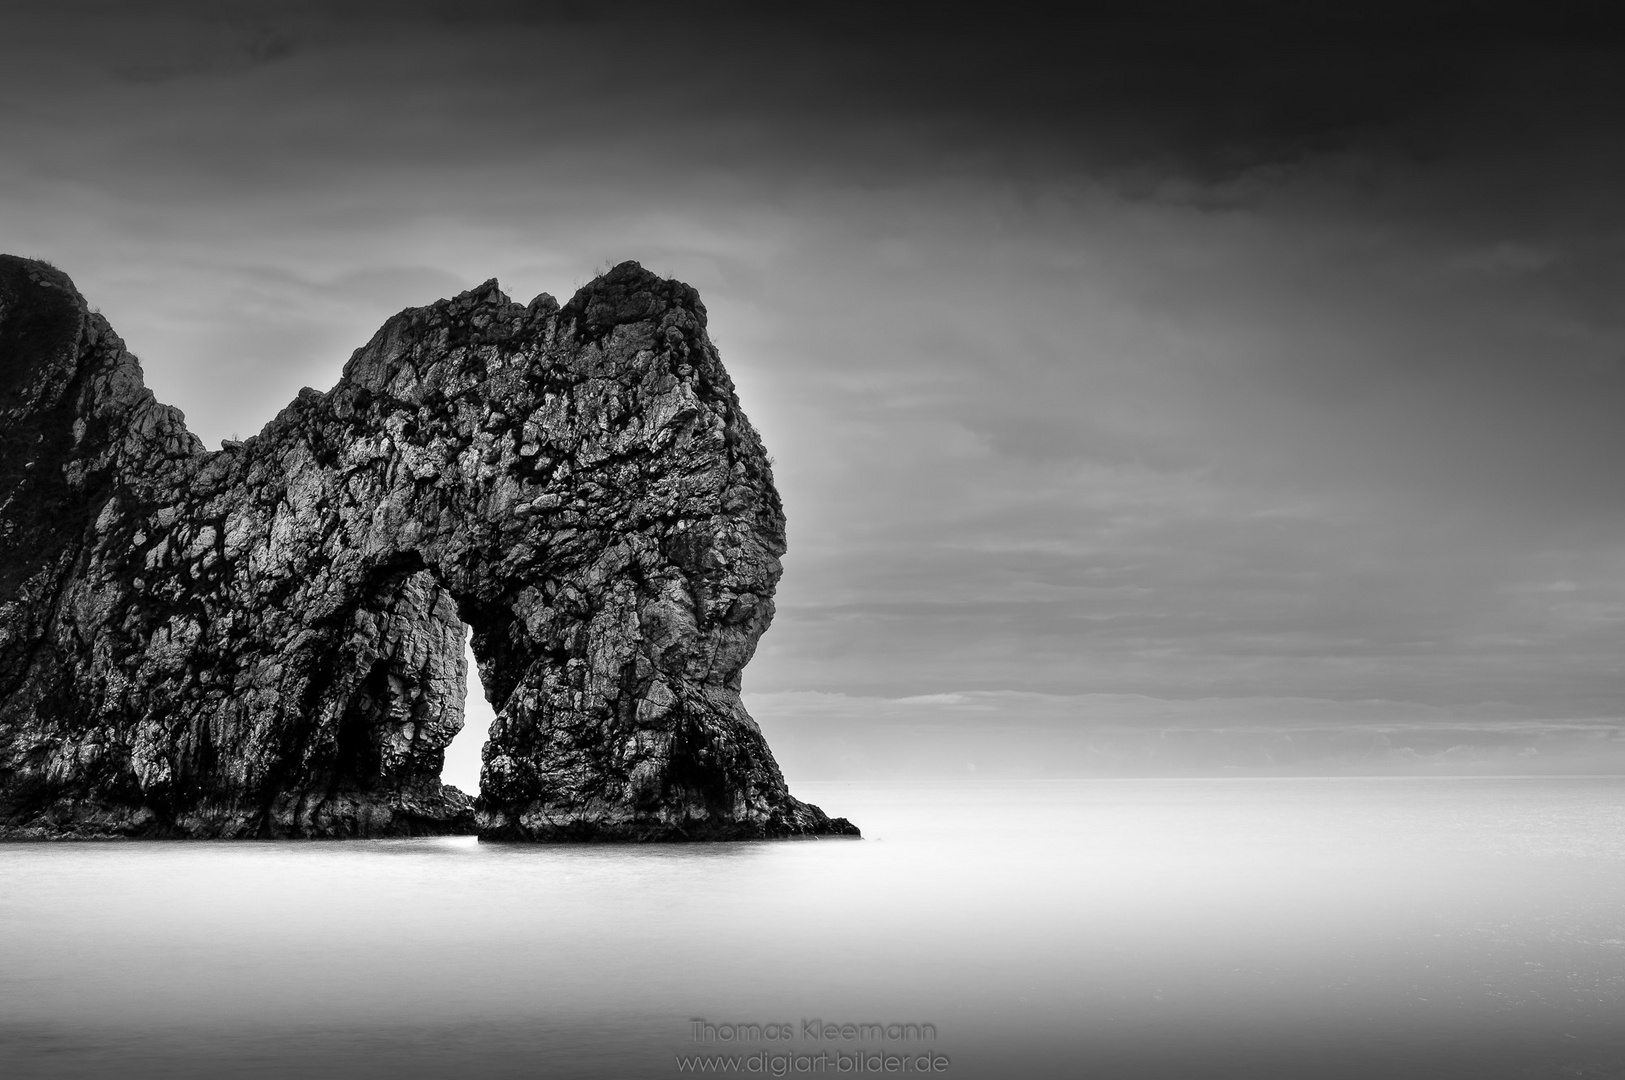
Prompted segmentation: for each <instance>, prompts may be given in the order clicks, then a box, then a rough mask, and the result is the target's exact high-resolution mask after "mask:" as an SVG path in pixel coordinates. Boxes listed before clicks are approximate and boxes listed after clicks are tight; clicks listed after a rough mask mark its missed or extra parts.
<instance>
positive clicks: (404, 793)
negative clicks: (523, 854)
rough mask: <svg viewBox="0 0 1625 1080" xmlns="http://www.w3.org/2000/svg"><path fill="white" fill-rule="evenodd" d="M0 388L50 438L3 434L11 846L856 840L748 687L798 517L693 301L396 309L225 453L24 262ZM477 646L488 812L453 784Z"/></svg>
mask: <svg viewBox="0 0 1625 1080" xmlns="http://www.w3.org/2000/svg"><path fill="white" fill-rule="evenodd" d="M42 307H43V308H47V309H50V310H51V311H52V312H54V313H55V314H57V315H61V316H62V318H60V319H55V320H54V321H53V320H52V319H39V318H31V320H29V321H28V326H31V327H45V328H47V329H46V330H40V331H37V332H35V331H30V335H31V336H28V341H27V342H26V344H27V345H28V348H26V349H23V348H17V347H12V348H11V349H10V352H9V353H7V352H6V351H5V343H6V340H7V339H6V337H5V332H6V331H7V329H8V327H9V328H10V329H12V330H15V329H16V328H17V327H18V326H20V325H22V324H21V323H19V322H18V321H17V318H16V315H17V313H18V312H19V311H37V310H38V309H40V308H42ZM47 330H48V331H49V333H48V334H47V336H50V335H54V336H52V337H51V339H50V340H48V341H41V340H39V339H40V336H41V334H46V333H47ZM13 336H15V335H13ZM0 368H4V370H3V371H0V374H3V375H5V376H6V377H5V378H4V379H0V394H3V395H4V396H3V397H0V426H4V427H6V428H7V430H11V431H24V432H31V431H33V430H35V429H39V430H40V432H41V434H40V437H39V438H38V439H34V440H32V441H26V440H21V439H18V438H13V439H11V440H9V441H8V443H7V444H6V446H5V448H4V449H5V454H6V455H7V456H6V460H5V465H6V471H5V473H4V475H3V478H4V480H5V482H6V483H7V484H8V485H9V490H8V491H4V492H0V496H4V497H5V501H4V506H5V509H4V510H3V511H0V515H3V517H4V520H3V521H0V524H4V525H5V526H6V529H5V531H4V533H3V536H4V540H3V541H0V576H3V582H0V583H3V584H4V585H5V591H4V592H3V593H0V653H3V654H4V655H3V656H0V659H4V660H5V661H6V664H5V667H4V670H5V671H6V672H8V673H10V672H13V671H15V672H19V673H20V675H18V676H16V677H13V676H12V675H10V674H8V675H7V676H6V680H7V681H6V683H5V685H0V832H10V833H12V834H14V835H15V834H34V835H57V834H62V833H67V832H77V833H81V834H87V833H119V834H130V833H147V834H151V833H160V834H170V835H175V834H178V835H214V836H241V835H273V836H275V835H290V834H292V835H357V834H360V835H379V834H400V833H419V832H451V831H462V830H465V829H468V828H471V827H474V826H475V825H476V824H477V827H478V829H479V832H480V834H481V835H482V836H484V837H487V838H492V839H516V840H517V839H588V838H596V839H697V838H733V837H755V836H781V835H795V834H819V833H828V832H837V833H844V832H854V831H855V830H853V829H852V828H851V826H850V825H848V824H847V823H845V822H844V821H842V820H840V819H836V820H834V821H831V820H830V819H829V818H827V817H826V816H825V815H824V814H823V813H822V812H821V811H819V810H818V809H817V808H816V807H812V806H808V805H807V804H804V803H801V802H800V801H798V800H796V799H794V798H793V797H792V796H790V794H789V792H788V790H787V789H786V787H785V784H784V780H783V777H782V775H781V774H780V772H779V769H778V766H777V764H776V763H775V762H774V760H773V756H772V753H771V751H770V750H769V749H768V748H767V744H766V742H765V741H764V740H763V738H762V733H761V730H760V729H759V728H758V727H757V726H756V724H755V722H754V721H753V720H752V719H751V718H750V716H749V714H748V713H746V711H745V709H744V707H743V705H742V704H741V702H740V699H739V685H740V671H741V669H742V668H743V667H744V665H745V663H746V662H748V661H749V659H750V657H751V655H752V653H753V652H754V650H755V646H756V641H757V639H758V638H759V637H760V636H761V634H762V632H763V631H764V630H765V629H766V628H767V625H768V623H769V621H770V620H771V618H772V615H773V604H772V593H773V589H774V586H775V585H776V583H777V580H778V576H779V572H780V570H779V562H778V556H779V555H781V554H782V553H783V550H784V540H783V528H784V519H783V514H782V511H781V510H780V506H779V500H778V495H777V493H776V491H775V490H774V488H773V483H772V476H771V471H770V469H769V466H768V463H767V458H766V454H765V452H764V451H763V449H762V446H761V442H760V439H759V438H758V437H757V435H756V432H755V431H754V430H753V429H752V428H751V426H750V424H749V422H748V421H747V420H746V419H745V417H744V414H743V412H742V411H741V410H740V408H739V403H738V400H737V398H736V396H735V394H734V391H733V386H732V383H731V382H730V381H729V379H728V376H727V373H726V372H725V371H724V370H723V368H722V366H721V361H720V359H719V358H718V357H717V354H716V350H715V348H714V347H713V346H712V344H711V342H710V340H709V338H708V337H707V336H706V332H705V309H704V307H703V306H702V305H701V304H700V302H699V298H698V296H697V295H696V294H695V293H694V291H693V290H692V289H690V288H689V287H688V286H685V285H682V284H680V283H677V282H673V281H666V280H662V279H660V278H657V277H655V276H654V275H652V274H649V273H648V272H646V271H644V270H643V269H642V268H641V267H638V266H637V265H636V264H632V263H628V264H623V265H621V266H619V267H616V268H615V269H614V270H612V271H610V272H609V273H608V274H606V275H604V276H603V277H601V278H599V279H598V280H596V281H594V282H592V283H591V284H589V285H588V286H586V287H585V288H583V289H582V290H581V292H580V293H578V294H577V295H576V297H574V298H573V299H572V300H571V301H570V303H569V304H567V305H565V306H564V307H563V308H560V306H559V305H558V304H557V303H556V302H555V301H554V300H553V299H552V298H551V297H548V296H546V295H543V296H540V297H538V298H537V299H536V300H534V301H532V302H531V304H529V305H528V306H521V305H518V304H515V303H512V302H511V301H510V300H509V299H508V298H507V297H506V296H504V295H502V293H501V292H500V291H499V290H498V289H497V287H496V284H495V282H488V283H487V284H486V285H484V286H481V287H480V288H478V289H475V290H472V291H470V292H468V293H464V294H463V295H461V296H458V297H456V298H454V299H452V300H449V301H440V302H439V303H436V304H434V305H431V306H429V307H427V308H419V309H413V310H409V311H405V312H402V313H401V314H400V315H398V316H396V317H395V318H393V319H391V320H390V321H389V322H388V323H386V324H385V326H384V327H383V328H382V329H381V330H380V331H379V332H378V334H377V335H375V336H374V338H373V339H372V341H371V342H369V343H368V344H367V345H366V346H365V347H363V348H362V349H360V350H358V351H357V352H356V354H355V355H354V356H353V357H352V358H351V360H350V362H349V363H348V364H347V365H346V367H345V370H344V374H343V377H342V378H341V379H340V381H339V383H338V385H337V386H336V387H334V389H333V390H331V391H329V392H328V393H326V394H322V393H318V392H316V391H314V390H309V389H307V390H304V391H301V393H300V395H299V397H298V398H297V399H296V400H295V401H294V402H293V403H292V404H291V405H289V406H288V407H287V408H286V409H284V410H283V411H282V412H281V413H280V414H279V415H278V416H277V417H276V418H275V419H274V420H272V421H271V423H269V424H268V425H266V427H265V429H264V430H263V431H262V432H261V433H260V434H259V435H258V436H256V437H255V438H252V439H248V440H245V441H243V442H228V443H227V444H226V445H225V446H224V447H223V448H222V449H221V450H220V451H216V452H209V451H206V450H205V449H204V448H203V447H202V446H201V445H200V444H199V443H198V441H197V440H196V438H195V437H193V436H192V435H191V434H190V433H189V432H188V431H187V430H186V428H185V425H184V422H183V420H182V418H181V416H180V414H179V413H178V412H177V411H175V410H174V409H171V408H168V407H166V406H163V405H160V404H158V403H157V402H156V401H154V400H153V398H152V395H151V393H150V392H149V391H147V390H146V389H145V388H144V387H143V386H142V384H141V377H140V369H139V366H138V365H137V364H136V362H135V360H134V358H133V357H131V356H130V355H129V354H128V352H126V351H125V349H124V347H123V343H122V342H121V341H119V339H118V338H117V336H116V335H114V334H113V333H112V331H111V329H110V328H109V327H108V326H107V324H106V322H105V320H103V319H101V317H100V316H99V315H93V314H91V313H90V312H89V311H88V309H87V308H86V306H85V303H84V301H83V299H82V298H80V297H79V296H78V294H77V292H75V291H74V290H73V288H72V284H71V282H69V281H68V280H67V279H66V277H65V276H63V275H61V274H60V273H58V272H56V271H54V270H51V269H50V268H48V267H44V266H43V265H42V264H37V263H28V262H26V261H24V260H16V259H4V260H0ZM42 477H45V478H51V477H60V478H63V483H65V484H66V491H65V492H64V491H63V490H61V489H62V486H63V483H59V482H57V481H52V482H51V483H43V482H41V480H40V478H42ZM64 521H66V522H67V523H68V526H67V527H65V526H64V525H63V522H64ZM41 522H49V523H50V524H49V525H41V524H40V523H41ZM465 626H466V627H472V644H473V648H474V650H475V652H476V653H477V654H478V655H479V656H480V657H481V673H482V675H483V676H484V679H485V689H486V690H487V691H488V692H489V697H490V699H491V700H492V701H493V702H497V703H499V706H498V708H497V710H496V715H495V718H494V720H493V722H492V723H491V727H490V734H489V744H488V746H487V748H486V751H485V754H484V758H485V761H484V768H483V772H482V786H481V790H480V796H479V803H478V806H477V808H471V807H470V806H469V805H468V801H467V800H466V799H465V798H462V797H461V796H459V795H458V794H457V793H456V792H453V791H450V790H448V789H446V788H444V787H443V786H442V785H441V783H440V771H441V768H442V765H443V755H444V749H445V747H446V746H447V745H448V744H449V743H450V742H451V741H452V736H453V735H455V733H456V728H457V726H458V725H457V719H458V717H459V716H460V714H461V706H462V697H463V695H464V694H465V693H466V691H465V690H464V686H465V685H466V684H465V683H464V681H463V679H462V677H461V673H462V672H463V670H464V649H465V648H466V646H465V640H467V631H466V630H465ZM475 809H477V821H476V814H475V813H474V810H475Z"/></svg>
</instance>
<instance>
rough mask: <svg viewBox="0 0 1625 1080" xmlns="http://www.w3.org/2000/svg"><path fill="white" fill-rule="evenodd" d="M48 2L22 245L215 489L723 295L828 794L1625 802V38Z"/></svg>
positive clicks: (1236, 7) (837, 7)
mask: <svg viewBox="0 0 1625 1080" xmlns="http://www.w3.org/2000/svg"><path fill="white" fill-rule="evenodd" d="M36 7H38V8H40V10H32V11H24V12H21V13H18V12H13V11H8V12H7V13H5V14H4V15H0V24H3V25H0V30H3V32H0V250H4V251H6V252H9V253H13V254H19V255H27V256H36V257H43V258H47V259H49V260H51V261H52V262H53V263H55V264H56V265H58V266H59V267H61V268H62V269H63V270H65V271H67V272H68V273H69V274H70V275H71V276H72V277H73V278H74V280H75V282H76V283H77V284H78V285H79V287H80V289H81V291H82V292H83V293H84V294H85V295H86V297H87V298H88V299H89V301H90V302H91V303H92V304H93V305H95V306H96V307H98V308H99V309H100V310H101V311H102V312H103V313H104V314H105V315H107V317H108V318H109V319H110V321H111V322H112V323H113V325H114V327H115V328H116V329H117V330H118V331H119V332H120V334H121V335H122V336H123V337H124V339H125V340H126V342H127V343H128V344H129V346H130V348H131V350H132V351H133V352H135V353H136V354H137V355H138V356H139V357H140V358H141V360H142V363H143V366H144V369H145V371H146V374H147V380H148V384H149V385H150V386H151V387H152V388H153V389H154V391H155V392H156V393H157V395H158V396H159V398H160V399H161V400H164V401H167V402H170V403H172V404H175V405H178V406H179V407H181V408H182V409H183V410H184V411H185V412H186V415H187V418H188V421H189V423H190V424H191V426H192V428H193V430H194V431H196V432H197V433H198V434H199V435H200V436H202V437H203V438H204V439H205V441H207V442H210V443H215V442H217V441H218V440H220V439H222V438H228V437H232V436H242V435H247V434H251V433H253V432H254V431H257V430H258V429H259V428H260V426H262V425H263V424H264V423H265V422H266V421H267V420H269V419H270V418H271V417H272V416H273V415H274V414H275V413H276V412H277V411H278V410H279V409H280V408H281V407H282V405H284V404H286V403H287V402H288V401H289V400H291V399H292V398H293V396H294V395H295V394H296V393H297V391H298V390H299V388H300V387H301V386H305V385H311V386H316V387H318V388H325V387H327V386H330V385H331V384H332V383H333V382H334V381H335V380H336V378H337V376H338V373H339V370H340V368H341V367H342V364H343V362H344V361H345V359H347V357H348V356H349V354H350V352H351V351H352V350H353V349H355V348H357V347H358V346H360V345H361V344H363V343H364V342H365V341H366V340H367V339H368V338H369V337H370V336H371V334H372V332H373V331H374V330H375V329H376V328H377V327H378V325H380V324H381V323H382V322H383V321H384V319H386V318H387V317H388V316H389V315H391V314H393V313H394V312H396V311H398V310H400V309H401V308H404V307H409V306H416V305H420V304H425V303H429V302H432V301H433V300H435V299H437V298H439V297H442V296H448V295H453V294H455V293H456V292H459V291H461V290H463V289H466V288H470V287H472V286H474V285H476V284H478V283H479V282H481V281H484V280H485V279H487V278H491V277H496V278H497V279H499V281H500V282H501V284H502V286H503V288H504V289H505V290H506V291H507V292H508V293H509V294H510V295H511V296H513V297H515V298H516V299H518V300H521V301H527V300H529V299H530V298H531V297H532V296H534V295H535V294H537V293H539V292H543V291H546V292H551V293H553V294H554V295H555V296H557V297H560V298H561V299H562V298H566V297H568V296H569V295H570V294H571V293H572V292H573V291H574V290H575V289H576V288H578V287H579V286H580V285H582V284H584V283H585V282H586V281H588V280H590V279H591V278H592V277H593V276H594V275H595V274H596V273H598V272H600V271H602V270H604V269H607V268H608V267H609V266H611V265H614V264H615V263H617V262H619V261H621V260H623V259H636V260H638V261H639V262H641V263H643V264H644V265H645V266H647V267H649V268H650V269H652V270H655V271H657V272H659V273H661V274H664V275H667V276H671V277H676V278H680V279H682V280H684V281H687V282H689V283H690V284H692V285H694V286H696V287H697V288H698V289H699V290H700V293H701V295H702V297H703V298H704V300H705V303H706V305H707V308H708V310H709V312H710V318H711V332H712V336H713V338H714V340H715V341H716V342H717V344H718V346H719V348H720V350H721V352H722V356H723V359H724V362H725V364H726V365H727V367H728V369H729V370H730V372H731V373H732V374H733V376H734V379H735V382H736V383H737V385H738V388H739V392H740V397H741V400H742V402H743V405H744V407H745V410H746V412H747V413H748V414H749V416H750V417H751V419H752V421H753V422H754V423H755V424H756V426H757V427H758V428H759V429H760V430H761V432H762V435H763V438H764V440H765V442H766V444H767V446H768V449H769V451H770V452H771V454H772V455H773V458H774V462H775V466H774V468H775V475H776V477H777V481H778V484H779V487H780V489H781V492H782V494H783V497H784V502H785V505H786V511H787V515H788V519H789V544H790V550H789V554H788V555H787V556H786V558H785V576H784V580H783V582H782V584H781V587H780V591H779V595H778V616H777V619H776V621H775V623H774V625H773V627H772V629H771V630H770V631H769V632H768V634H767V635H766V637H764V639H763V641H762V646H761V649H760V651H759V652H758V655H757V658H756V660H755V661H754V662H753V663H752V664H751V666H750V667H749V668H748V669H747V671H746V673H745V690H746V701H747V704H748V705H749V706H750V708H751V710H752V713H753V714H754V715H755V716H756V717H757V718H758V720H760V722H761V723H762V725H763V727H764V730H766V732H767V733H768V736H769V739H770V741H771V742H772V743H773V745H774V746H775V748H776V749H777V751H778V753H779V755H780V758H781V761H782V762H783V763H784V766H785V769H786V772H787V774H788V775H790V776H791V778H792V779H794V778H796V777H798V776H805V777H834V776H845V775H852V776H858V775H893V774H897V775H901V774H913V773H920V774H929V775H939V774H941V773H942V772H943V771H947V772H948V773H950V774H954V775H958V774H962V773H974V772H978V771H980V772H981V773H988V772H993V773H997V774H1012V775H1094V774H1098V773H1105V774H1122V773H1129V774H1135V773H1143V772H1149V773H1161V772H1170V771H1171V772H1196V773H1217V774H1224V773H1229V772H1235V771H1242V772H1253V771H1266V772H1268V771H1286V772H1350V771H1354V772H1369V771H1395V770H1398V771H1434V772H1437V771H1463V772H1475V771H1479V772H1482V771H1500V772H1504V771H1514V772H1542V771H1582V772H1583V771H1597V772H1615V771H1620V770H1621V769H1625V719H1622V717H1625V672H1622V669H1621V660H1620V657H1621V653H1622V651H1625V650H1622V646H1625V471H1622V469H1621V465H1622V464H1625V424H1621V423H1620V422H1619V419H1620V413H1621V408H1622V406H1625V309H1622V307H1621V304H1620V302H1619V298H1620V297H1621V296H1622V295H1625V291H1622V288H1621V286H1622V285H1625V196H1622V195H1621V192H1625V114H1622V113H1621V111H1620V109H1619V107H1618V105H1617V102H1619V101H1625V86H1622V85H1620V84H1621V83H1622V82H1625V37H1621V36H1620V35H1618V34H1617V33H1615V32H1614V30H1613V28H1612V27H1611V26H1609V25H1605V24H1604V23H1602V22H1601V21H1599V20H1598V19H1596V18H1594V17H1592V16H1590V15H1588V14H1587V13H1588V12H1591V11H1594V10H1597V8H1596V7H1595V6H1593V7H1587V6H1581V5H1574V6H1565V5H1562V4H1556V5H1553V4H1547V5H1542V6H1541V7H1540V8H1539V9H1538V13H1537V9H1536V8H1534V7H1530V8H1528V9H1527V10H1526V11H1524V12H1522V13H1519V12H1517V11H1512V12H1511V13H1510V14H1494V15H1491V14H1489V13H1487V12H1485V11H1483V10H1480V9H1478V8H1476V7H1474V6H1470V5H1463V4H1434V5H1426V4H1421V5H1418V4H1408V5H1399V4H1393V5H1387V4H1366V5H1360V6H1358V7H1355V6H1354V5H1344V6H1327V5H1318V6H1315V7H1316V8H1317V10H1314V11H1309V12H1305V11H1300V10H1297V9H1296V7H1294V6H1290V5H1285V4H1280V5H1275V4H1259V3H1228V4H1175V3H1149V4H1137V5H1133V6H1132V8H1121V9H1109V8H1107V7H1105V6H1097V7H1092V8H1089V9H1088V13H1087V14H1081V15H1080V14H1077V13H1076V11H1074V12H1073V13H1072V14H1071V15H1068V16H1065V17H1063V16H1062V15H1060V14H1058V12H1059V11H1060V10H1061V9H1059V8H1050V7H1045V6H1039V5H1022V4H1016V5H1013V6H1011V5H998V6H992V5H989V6H982V7H972V6H968V5H965V6H956V5H952V4H937V5H929V6H926V5H880V6H877V5H873V4H858V3H846V2H831V3H825V4H820V5H816V6H815V5H798V6H795V7H794V8H793V9H791V8H778V7H775V6H773V5H760V4H747V3H697V4H684V5H672V4H654V3H638V2H632V3H618V4H615V5H596V4H588V3H573V2H566V3H554V4H538V3H509V2H491V3H483V4H480V5H468V4H450V3H444V4H442V3H431V2H422V0H402V2H390V3H345V4H315V3H311V4H301V3H280V4H263V3H231V2H226V3H160V4H141V3H107V4H85V3H74V2H68V3H60V4H54V5H50V6H49V8H48V10H47V9H46V6H44V5H37V6H36ZM787 12H793V13H787ZM465 749H466V748H465Z"/></svg>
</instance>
